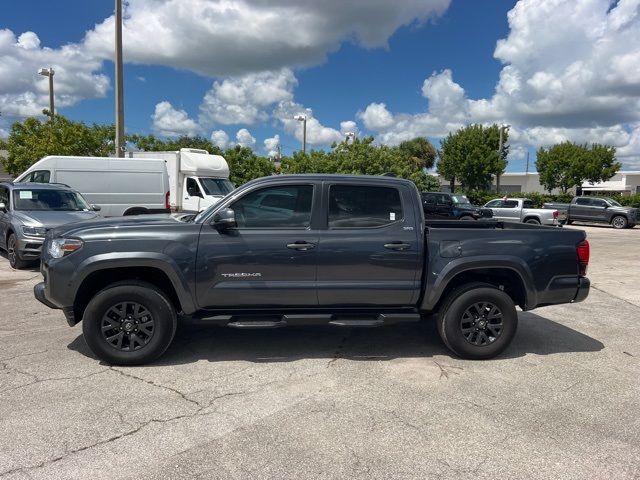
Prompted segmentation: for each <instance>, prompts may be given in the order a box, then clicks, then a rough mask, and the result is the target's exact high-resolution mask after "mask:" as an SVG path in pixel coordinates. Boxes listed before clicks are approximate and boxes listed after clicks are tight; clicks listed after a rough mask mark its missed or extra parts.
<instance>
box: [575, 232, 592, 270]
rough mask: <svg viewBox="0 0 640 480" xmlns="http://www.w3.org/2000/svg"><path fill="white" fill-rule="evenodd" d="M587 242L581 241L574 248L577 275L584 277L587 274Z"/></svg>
mask: <svg viewBox="0 0 640 480" xmlns="http://www.w3.org/2000/svg"><path fill="white" fill-rule="evenodd" d="M589 250H590V248H589V242H588V241H587V240H583V241H581V242H580V243H579V244H578V246H577V247H576V253H577V254H578V275H580V276H581V277H584V276H585V275H586V274H587V266H589Z"/></svg>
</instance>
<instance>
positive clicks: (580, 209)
mask: <svg viewBox="0 0 640 480" xmlns="http://www.w3.org/2000/svg"><path fill="white" fill-rule="evenodd" d="M543 206H544V207H545V208H555V209H558V210H560V211H562V210H564V211H566V212H567V213H566V215H567V224H571V223H573V222H595V223H608V224H610V225H612V226H613V228H618V229H620V228H633V227H635V226H636V223H637V221H638V209H637V208H633V207H623V206H622V205H620V204H619V203H618V202H616V201H615V200H614V199H612V198H603V197H574V199H573V200H571V203H545V204H544V205H543Z"/></svg>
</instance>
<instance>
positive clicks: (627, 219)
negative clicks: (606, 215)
mask: <svg viewBox="0 0 640 480" xmlns="http://www.w3.org/2000/svg"><path fill="white" fill-rule="evenodd" d="M616 217H622V218H624V219H625V220H626V221H627V222H628V221H629V217H627V214H626V213H614V214H613V215H611V220H609V223H611V222H613V219H614V218H616Z"/></svg>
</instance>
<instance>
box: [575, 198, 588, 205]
mask: <svg viewBox="0 0 640 480" xmlns="http://www.w3.org/2000/svg"><path fill="white" fill-rule="evenodd" d="M590 203H591V201H590V199H589V198H576V205H589V204H590Z"/></svg>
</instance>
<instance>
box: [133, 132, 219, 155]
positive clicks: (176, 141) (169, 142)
mask: <svg viewBox="0 0 640 480" xmlns="http://www.w3.org/2000/svg"><path fill="white" fill-rule="evenodd" d="M127 140H128V141H129V142H131V143H132V144H133V145H135V147H136V148H138V149H140V150H144V151H145V152H163V151H173V150H180V149H181V148H199V149H201V150H206V151H208V152H209V153H212V154H214V155H222V150H221V149H220V148H219V147H218V146H217V145H214V144H213V143H212V142H211V140H208V139H206V138H204V137H202V136H200V135H197V136H194V137H191V136H189V135H182V136H180V137H178V138H169V139H161V138H158V137H156V136H155V135H139V134H135V135H129V136H128V137H127Z"/></svg>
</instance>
